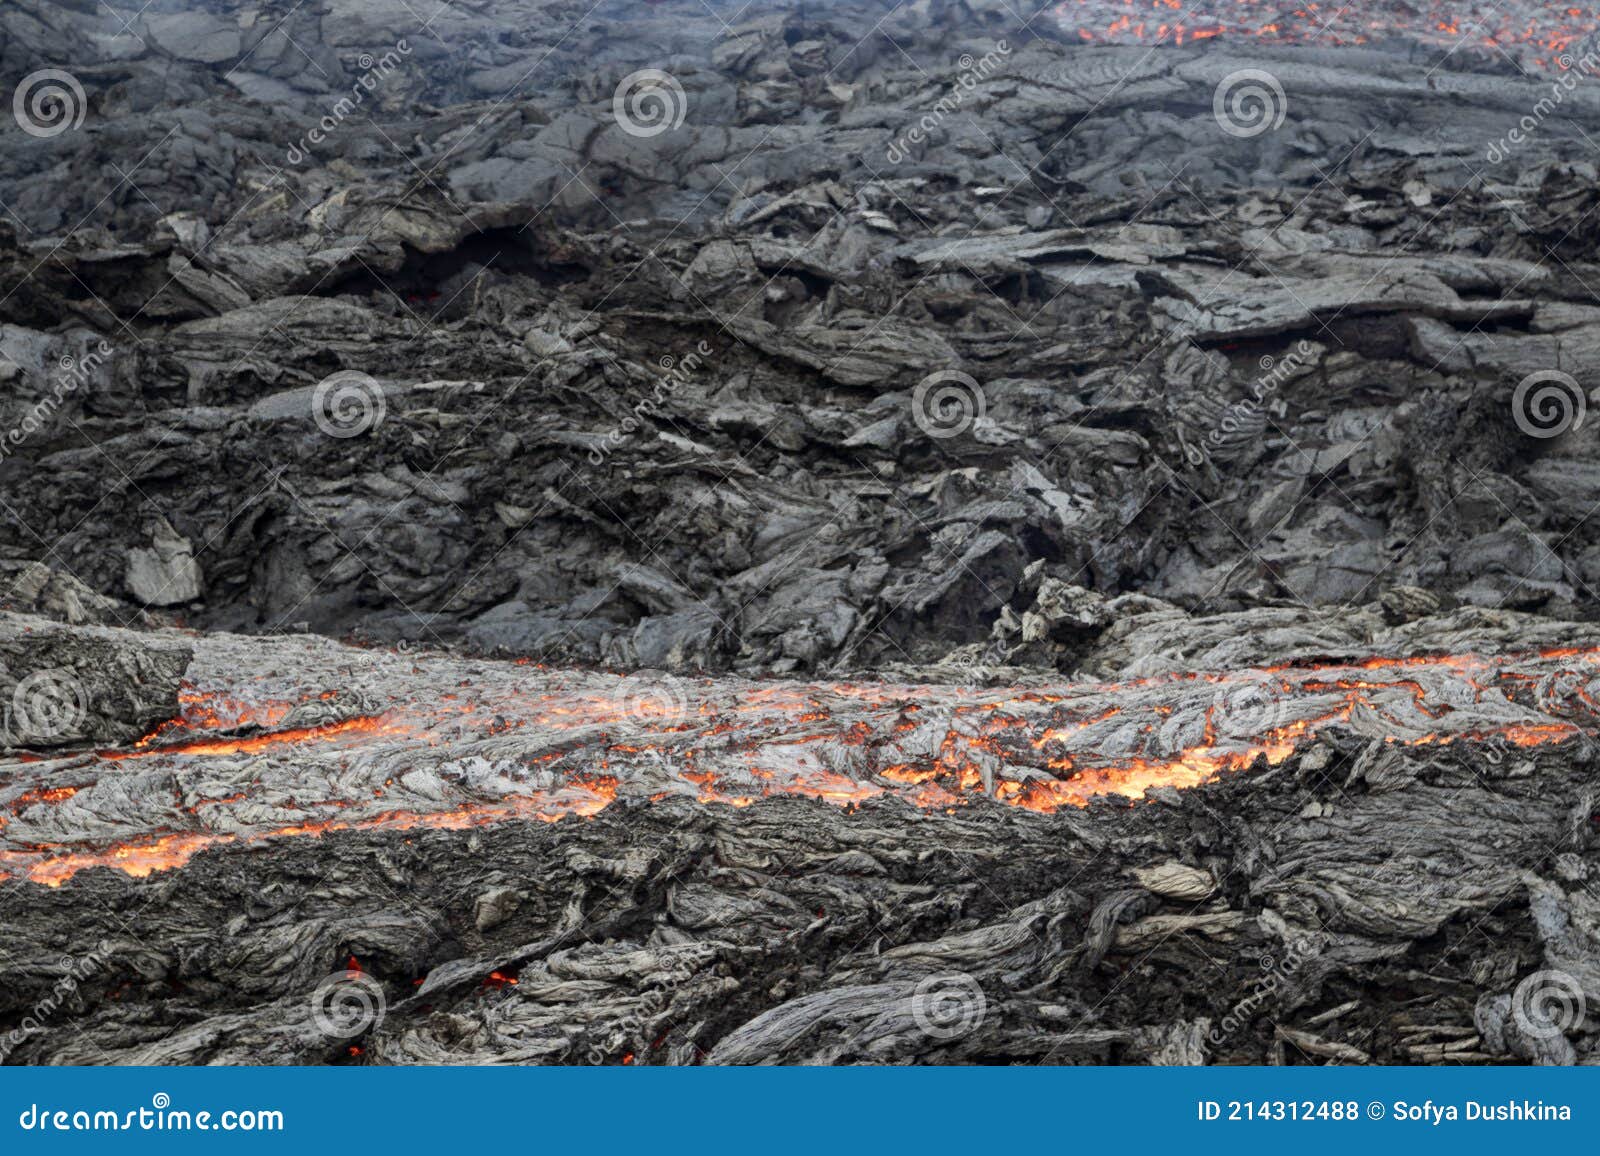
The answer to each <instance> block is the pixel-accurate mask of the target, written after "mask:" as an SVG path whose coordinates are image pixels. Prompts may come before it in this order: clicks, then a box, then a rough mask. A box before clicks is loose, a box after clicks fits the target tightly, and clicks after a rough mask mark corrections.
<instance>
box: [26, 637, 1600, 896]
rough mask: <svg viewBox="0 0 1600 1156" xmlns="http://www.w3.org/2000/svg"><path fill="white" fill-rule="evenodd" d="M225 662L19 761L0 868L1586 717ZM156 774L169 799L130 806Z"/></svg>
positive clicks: (1166, 766)
mask: <svg viewBox="0 0 1600 1156" xmlns="http://www.w3.org/2000/svg"><path fill="white" fill-rule="evenodd" d="M296 649H299V650H303V651H305V653H304V654H301V655H296V654H294V651H295V650H296ZM285 651H288V652H289V653H284V652H285ZM240 653H241V651H240V646H239V643H238V642H237V641H236V642H233V643H218V642H216V641H214V640H211V639H207V638H201V639H199V640H198V645H197V660H196V663H195V665H194V667H193V668H192V669H191V671H190V676H189V681H188V682H186V684H185V687H184V689H183V691H182V692H181V694H180V702H181V706H182V710H181V712H180V713H179V715H178V716H177V717H176V718H173V719H171V720H169V721H168V722H165V723H163V724H161V725H160V726H159V727H157V728H156V729H154V730H153V731H152V732H151V733H149V734H147V735H146V736H144V737H143V738H141V739H139V740H137V741H135V742H133V743H130V744H127V745H124V746H121V747H116V748H109V749H98V750H92V751H84V752H81V753H69V754H63V755H58V756H55V757H50V758H45V757H43V756H41V755H26V756H24V759H25V760H26V761H25V762H23V763H22V764H21V766H19V767H17V768H16V773H13V774H11V775H8V776H7V785H6V787H5V788H4V789H3V790H0V807H3V808H5V812H6V816H5V821H4V824H3V825H0V870H3V871H4V872H5V873H6V874H7V875H14V876H18V877H22V878H26V879H29V880H32V881H33V882H36V883H42V884H45V885H48V886H59V885H61V884H63V883H65V882H66V881H68V880H70V879H71V878H72V877H73V876H74V875H76V874H77V873H78V872H80V871H83V870H85V869H88V868H93V867H110V868H113V869H115V870H118V871H122V872H125V873H127V874H129V875H134V876H143V875H147V874H149V873H151V872H154V871H162V870H168V869H172V868H176V867H179V866H182V865H183V864H184V863H186V862H187V861H188V860H189V859H190V857H191V856H193V855H194V854H195V853H197V852H199V851H203V850H206V849H208V848H213V847H231V846H238V845H246V846H250V845H257V844H260V843H262V842H263V841H265V840H271V839H279V838H292V837H314V836H321V835H325V834H328V833H330V832H337V831H359V830H373V829H385V828H398V829H404V828H411V827H433V828H466V827H473V826H480V825H485V824H491V823H497V822H505V821H511V820H538V821H544V822H555V821H558V820H561V819H564V818H567V817H586V816H592V815H595V814H597V813H598V812H600V811H601V810H603V809H604V808H606V807H607V806H608V805H610V804H611V803H612V802H613V801H615V800H618V799H636V800H646V801H649V800H660V799H662V798H664V797H667V796H669V795H688V796H691V797H693V798H695V799H696V800H698V801H699V802H701V803H704V804H708V805H719V806H733V807H744V806H748V805H750V804H751V803H753V802H754V801H756V800H757V799H760V798H763V797H769V796H774V795H794V796H803V797H809V798H814V799H818V800H822V801H824V802H827V803H831V804H836V805H840V806H849V805H851V804H856V803H860V802H861V801H863V800H866V799H869V798H873V797H876V796H880V795H893V796H897V797H899V798H901V799H904V800H905V801H906V802H908V803H909V804H911V805H913V806H916V807H920V808H930V809H939V808H946V809H948V808H954V807H965V806H970V805H974V804H977V803H979V802H982V801H998V802H999V803H1003V804H1009V805H1013V806H1017V807H1021V808H1025V809H1027V810H1030V811H1037V812H1045V813H1048V812H1051V811H1054V810H1055V809H1057V808H1059V807H1063V806H1073V807H1082V806H1086V805H1087V804H1088V802H1089V800H1090V799H1092V798H1095V797H1097V796H1113V797H1117V798H1121V799H1124V800H1130V801H1132V800H1138V799H1140V798H1141V797H1142V796H1143V795H1144V793H1145V792H1146V791H1147V790H1148V789H1150V788H1156V787H1197V786H1200V785H1202V784H1205V783H1208V782H1210V781H1212V780H1214V779H1216V778H1217V777H1219V776H1221V775H1225V774H1228V773H1230V772H1235V771H1240V770H1243V769H1245V768H1247V767H1250V766H1251V765H1252V764H1255V763H1256V762H1257V761H1258V760H1259V761H1261V762H1263V763H1264V764H1265V765H1276V764H1278V763H1281V762H1283V761H1284V760H1285V759H1287V758H1288V757H1289V756H1290V755H1292V754H1294V753H1295V752H1296V751H1297V750H1300V749H1302V748H1303V747H1304V746H1306V745H1307V744H1309V743H1310V742H1312V741H1314V740H1315V739H1316V738H1317V737H1318V735H1319V734H1321V733H1322V732H1323V731H1324V730H1326V729H1328V728H1333V727H1343V728H1346V729H1348V730H1349V731H1351V732H1353V733H1355V734H1357V735H1360V736H1363V737H1367V738H1373V739H1378V740H1381V741H1382V742H1384V743H1387V744H1396V745H1400V746H1410V747H1425V746H1431V745H1439V744H1450V743H1455V742H1459V741H1463V740H1470V741H1472V742H1475V743H1493V742H1503V743H1505V744H1509V745H1513V746H1519V747H1533V746H1541V745H1546V744H1554V743H1563V742H1568V741H1571V740H1574V739H1576V738H1578V737H1579V736H1580V735H1582V734H1584V733H1588V732H1592V730H1593V728H1594V726H1595V724H1596V716H1597V714H1600V704H1597V702H1596V699H1595V697H1594V695H1595V694H1600V647H1577V646H1563V647H1545V648H1542V649H1538V650H1534V651H1530V652H1523V653H1511V654H1480V653H1463V654H1434V655H1426V654H1424V655H1405V656H1381V655H1380V656H1367V657H1362V658H1345V659H1339V660H1323V661H1316V660H1306V661H1303V662H1294V663H1286V664H1279V665H1274V666H1269V667H1264V668H1251V669H1244V670H1231V671H1228V670H1223V671H1198V672H1195V671H1190V672H1181V673H1173V674H1169V675H1163V676H1155V677H1149V678H1142V679H1135V680H1128V681H1120V682H1082V683H1064V684H1060V685H1043V686H1030V687H1018V688H966V687H957V686H940V685H895V684H889V683H872V682H813V683H801V682H784V681H748V680H734V679H727V678H697V677H684V676H678V675H671V674H665V673H660V672H649V673H635V674H631V675H627V676H621V675H612V674H605V673H595V672H584V671H573V670H557V669H549V668H546V667H543V666H540V665H536V664H531V663H527V662H521V663H518V662H504V661H501V662H495V661H480V662H467V661H463V660H461V659H457V658H450V657H446V656H443V655H424V654H421V653H417V652H408V653H405V654H394V653H387V652H381V651H369V650H361V649H349V650H345V651H343V652H341V653H337V654H332V653H329V652H328V651H327V650H326V649H325V648H324V647H321V646H310V647H307V644H305V643H300V642H277V643H273V644H271V645H270V646H268V647H266V648H265V651H264V653H263V654H262V655H261V656H260V657H263V658H268V659H270V660H272V663H273V672H272V673H252V672H251V671H249V670H248V669H241V667H240V665H239V658H238V656H239V654H240ZM307 680H310V682H309V684H308V681H307ZM154 780H160V781H162V782H163V783H170V788H169V789H168V790H167V791H159V792H158V791H146V790H140V789H135V786H134V785H139V786H148V785H149V784H150V783H151V782H152V781H154ZM174 793H175V796H176V804H177V805H174V797H173V794H174Z"/></svg>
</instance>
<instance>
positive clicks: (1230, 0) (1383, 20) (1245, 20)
mask: <svg viewBox="0 0 1600 1156" xmlns="http://www.w3.org/2000/svg"><path fill="white" fill-rule="evenodd" d="M1055 16H1056V19H1057V21H1058V22H1059V23H1060V25H1061V26H1062V27H1063V28H1065V29H1067V31H1068V32H1069V34H1072V35H1076V36H1077V38H1078V39H1079V40H1080V41H1082V42H1084V43H1088V44H1141V43H1142V44H1172V45H1182V44H1186V43H1193V42H1196V41H1202V40H1211V39H1213V38H1216V37H1222V38H1225V39H1226V38H1239V39H1253V40H1261V41H1268V42H1271V43H1277V44H1309V45H1319V46H1330V47H1337V46H1342V45H1378V44H1384V43H1388V42H1398V43H1406V44H1422V45H1426V46H1431V47H1435V48H1439V49H1443V50H1447V51H1449V50H1457V49H1467V50H1473V49H1477V50H1480V51H1482V52H1484V53H1487V54H1491V55H1494V56H1499V55H1500V53H1502V52H1507V51H1509V52H1512V53H1513V54H1515V55H1517V56H1519V57H1521V58H1523V59H1525V60H1528V61H1532V62H1533V63H1534V64H1535V65H1537V66H1538V67H1540V68H1551V67H1554V68H1558V69H1565V68H1570V67H1572V66H1573V60H1572V57H1573V56H1574V55H1581V51H1580V52H1574V49H1575V48H1577V46H1578V45H1579V42H1580V41H1582V40H1583V39H1584V38H1585V37H1588V36H1591V35H1592V34H1593V33H1594V32H1595V30H1596V29H1600V8H1595V7H1571V6H1567V5H1559V6H1557V5H1548V4H1539V5H1528V4H1506V3H1504V2H1503V0H1419V2H1417V3H1408V4H1381V5H1380V4H1371V3H1369V4H1360V5H1356V4H1337V3H1303V4H1292V3H1291V4H1285V3H1280V2H1278V0H1206V2H1205V3H1194V4H1191V3H1187V2H1185V0H1064V2H1063V3H1061V4H1059V5H1058V6H1057V7H1056V9H1055Z"/></svg>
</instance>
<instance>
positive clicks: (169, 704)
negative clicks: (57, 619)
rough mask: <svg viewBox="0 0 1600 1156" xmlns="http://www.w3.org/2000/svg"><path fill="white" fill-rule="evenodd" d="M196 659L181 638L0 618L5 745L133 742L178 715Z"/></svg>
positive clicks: (8, 616)
mask: <svg viewBox="0 0 1600 1156" xmlns="http://www.w3.org/2000/svg"><path fill="white" fill-rule="evenodd" d="M191 654H192V652H191V650H190V649H189V647H188V646H187V645H185V644H184V643H183V642H182V641H180V640H178V639H173V638H159V639H158V638H154V637H152V636H150V635H144V634H138V633H135V632H132V631H127V630H111V629H95V628H81V629H69V628H66V627H62V626H59V625H57V624H56V623H53V622H51V621H49V620H48V619H43V618H32V617H27V616H23V615H11V614H0V704H3V707H4V712H5V728H4V734H3V736H0V742H3V744H4V745H5V746H7V747H33V748H46V747H67V746H73V745H78V744H83V743H102V744H111V743H121V742H127V741H129V740H132V739H136V738H138V737H140V736H141V735H143V734H145V733H146V732H148V731H150V730H152V729H154V727H155V726H156V724H157V723H161V722H165V721H166V720H167V719H169V718H172V717H173V716H174V715H175V714H176V713H177V710H178V687H179V685H180V683H181V681H182V679H183V675H184V671H186V670H187V669H188V666H189V660H190V657H191Z"/></svg>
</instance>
